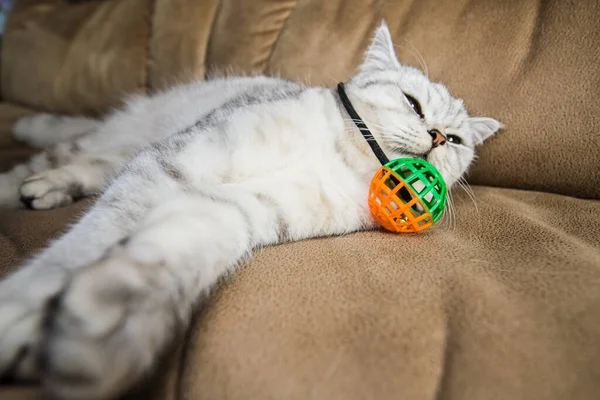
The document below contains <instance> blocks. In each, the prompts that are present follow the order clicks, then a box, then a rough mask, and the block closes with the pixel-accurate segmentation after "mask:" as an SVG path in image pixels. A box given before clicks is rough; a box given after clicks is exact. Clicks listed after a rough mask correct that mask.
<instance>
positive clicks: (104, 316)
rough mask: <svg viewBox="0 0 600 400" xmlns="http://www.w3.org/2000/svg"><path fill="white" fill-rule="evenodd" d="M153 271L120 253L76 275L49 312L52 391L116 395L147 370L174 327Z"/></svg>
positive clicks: (47, 377)
mask: <svg viewBox="0 0 600 400" xmlns="http://www.w3.org/2000/svg"><path fill="white" fill-rule="evenodd" d="M146 267H147V269H146ZM152 270H153V267H152V266H151V265H141V266H140V265H139V263H137V264H136V263H135V262H134V261H132V260H131V259H130V258H128V257H127V256H126V254H125V253H124V252H123V251H121V252H120V253H119V254H118V255H112V256H110V257H108V258H106V259H104V260H102V261H100V262H98V263H96V264H95V265H93V266H91V267H87V268H85V269H83V270H81V271H79V272H78V273H77V274H76V275H75V276H74V278H73V280H72V282H71V284H70V286H69V289H68V290H67V291H66V292H65V293H64V294H63V296H62V298H61V300H60V301H59V303H58V305H57V308H56V310H55V312H54V315H52V316H51V322H50V324H49V330H48V333H47V335H48V336H47V338H46V345H45V347H44V355H43V360H44V362H43V367H42V368H43V386H44V388H45V389H46V390H47V392H48V393H49V394H51V395H54V396H56V397H58V398H68V399H104V398H113V397H116V396H118V395H120V394H122V393H123V392H125V391H126V390H127V389H129V388H130V386H132V385H133V384H135V383H136V382H137V381H138V380H139V379H140V378H141V377H142V376H143V375H144V374H145V373H146V372H148V371H149V370H150V368H151V367H152V366H153V365H154V363H155V362H156V359H157V357H158V355H159V353H160V351H161V350H162V347H163V345H164V343H166V340H167V339H168V338H170V337H171V335H172V334H173V332H174V330H175V326H174V316H173V315H169V314H170V313H172V309H171V308H167V309H165V306H164V304H165V299H164V296H165V295H164V294H162V293H161V290H160V288H159V287H157V286H156V281H155V280H154V278H153V277H152V275H153V273H156V272H157V271H156V270H153V271H152Z"/></svg>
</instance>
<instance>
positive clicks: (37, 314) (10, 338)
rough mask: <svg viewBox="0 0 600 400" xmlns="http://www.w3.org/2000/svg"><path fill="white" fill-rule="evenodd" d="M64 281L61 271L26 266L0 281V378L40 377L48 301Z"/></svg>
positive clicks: (32, 378) (31, 378)
mask: <svg viewBox="0 0 600 400" xmlns="http://www.w3.org/2000/svg"><path fill="white" fill-rule="evenodd" d="M63 285H64V280H63V279H62V276H61V275H59V274H54V273H52V271H50V270H36V269H34V268H29V269H28V268H27V267H24V268H23V269H22V270H20V271H18V272H17V273H15V274H13V275H9V276H8V277H7V278H5V279H4V280H3V281H2V282H0V379H5V378H10V379H17V380H34V379H37V378H38V377H39V372H40V371H39V363H38V361H39V354H40V349H41V339H42V336H43V329H44V322H45V316H46V311H47V307H48V303H49V302H50V300H51V299H52V297H53V296H55V295H56V294H57V293H59V292H60V290H61V289H62V287H63Z"/></svg>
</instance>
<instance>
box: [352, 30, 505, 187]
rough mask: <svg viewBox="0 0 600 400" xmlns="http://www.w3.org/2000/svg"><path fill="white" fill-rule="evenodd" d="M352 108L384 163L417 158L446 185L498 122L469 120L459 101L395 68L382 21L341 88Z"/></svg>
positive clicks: (423, 79)
mask: <svg viewBox="0 0 600 400" xmlns="http://www.w3.org/2000/svg"><path fill="white" fill-rule="evenodd" d="M346 87H347V91H348V95H349V97H350V99H351V100H352V103H353V105H354V107H355V108H356V109H357V111H358V113H359V114H360V116H361V117H362V118H363V120H364V121H365V123H366V124H367V126H368V127H369V129H370V130H371V132H372V133H373V136H374V137H375V138H376V139H377V141H378V142H379V144H380V146H381V147H382V148H383V150H384V152H385V153H386V154H387V156H388V157H389V158H390V159H394V158H400V157H421V158H424V159H426V160H427V161H429V162H430V163H431V164H433V165H434V166H435V167H436V168H437V169H438V170H439V171H440V172H441V174H442V176H443V177H444V180H445V181H446V184H447V185H448V186H449V187H450V186H451V185H452V184H454V183H455V182H456V181H457V180H458V179H459V178H460V177H461V176H462V175H463V174H464V173H465V172H466V171H467V169H468V168H469V166H470V165H471V162H472V161H473V159H474V154H475V146H476V145H479V144H481V143H483V141H484V140H486V139H487V138H489V137H490V136H492V135H493V134H494V133H495V132H496V131H497V130H498V129H500V128H501V127H502V124H501V123H500V122H498V121H496V120H495V119H493V118H486V117H470V116H469V115H468V114H467V111H466V109H465V107H464V104H463V101H462V100H460V99H457V98H454V97H452V96H451V95H450V93H449V92H448V89H446V87H445V86H444V85H442V84H440V83H434V82H431V81H429V79H428V78H427V77H426V76H425V75H424V74H423V73H422V72H421V71H419V70H418V69H416V68H413V67H409V66H405V65H401V64H400V62H399V61H398V58H397V56H396V53H395V51H394V45H393V43H392V39H391V36H390V32H389V30H388V27H387V25H386V24H385V22H383V23H382V25H381V26H380V27H379V28H378V29H377V33H376V34H375V38H374V40H373V43H372V44H371V46H370V47H369V49H368V50H367V52H366V55H365V60H364V63H363V64H362V66H361V69H360V72H359V73H358V74H357V75H356V76H354V77H353V78H352V79H351V80H350V81H349V82H348V84H347V85H346Z"/></svg>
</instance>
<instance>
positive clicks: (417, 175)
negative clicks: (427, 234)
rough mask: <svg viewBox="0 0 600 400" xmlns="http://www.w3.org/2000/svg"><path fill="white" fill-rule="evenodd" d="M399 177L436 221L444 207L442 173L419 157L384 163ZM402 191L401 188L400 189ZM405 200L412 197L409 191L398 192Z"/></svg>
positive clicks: (444, 192)
mask: <svg viewBox="0 0 600 400" xmlns="http://www.w3.org/2000/svg"><path fill="white" fill-rule="evenodd" d="M385 167H387V168H389V169H390V170H392V171H393V172H394V173H395V174H396V175H397V176H398V177H400V178H401V179H402V180H403V181H404V182H405V184H406V185H407V186H408V187H410V189H411V190H412V192H413V193H414V194H415V195H417V197H418V198H419V199H420V200H421V203H422V204H423V205H424V206H425V208H426V211H428V212H429V213H430V214H431V216H432V218H433V222H437V221H438V220H439V219H440V218H441V216H442V214H443V213H444V208H445V207H446V194H447V189H446V183H445V182H444V178H443V177H442V174H440V172H439V171H438V170H437V169H436V168H435V167H434V166H433V165H431V164H430V163H428V162H427V161H425V160H423V159H420V158H398V159H396V160H392V161H390V162H388V163H387V164H385ZM401 192H402V190H401ZM399 195H400V197H402V198H403V200H404V201H405V202H408V201H410V199H412V195H411V194H410V193H406V192H404V193H399Z"/></svg>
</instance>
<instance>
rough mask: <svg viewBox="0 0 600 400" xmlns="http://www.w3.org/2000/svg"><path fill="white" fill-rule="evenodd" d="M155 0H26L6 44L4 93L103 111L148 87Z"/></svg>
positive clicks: (31, 102)
mask: <svg viewBox="0 0 600 400" xmlns="http://www.w3.org/2000/svg"><path fill="white" fill-rule="evenodd" d="M151 3H152V0H118V1H83V2H81V1H79V2H69V1H64V0H20V1H17V2H16V3H15V6H14V9H13V10H12V11H11V13H10V14H9V17H8V20H7V25H6V32H5V34H4V46H3V48H2V95H3V99H4V100H9V101H12V102H15V103H19V104H22V105H26V106H29V107H33V108H36V109H41V110H46V111H51V112H57V113H69V114H79V113H92V114H93V113H101V112H105V111H107V110H109V109H110V108H112V107H115V106H117V105H118V104H119V103H120V102H121V101H122V99H123V96H124V95H125V94H128V93H132V92H140V91H144V90H145V89H146V82H147V67H146V64H147V59H148V54H147V53H148V46H147V43H148V36H149V34H150V23H149V21H150V17H151V13H150V11H151Z"/></svg>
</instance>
